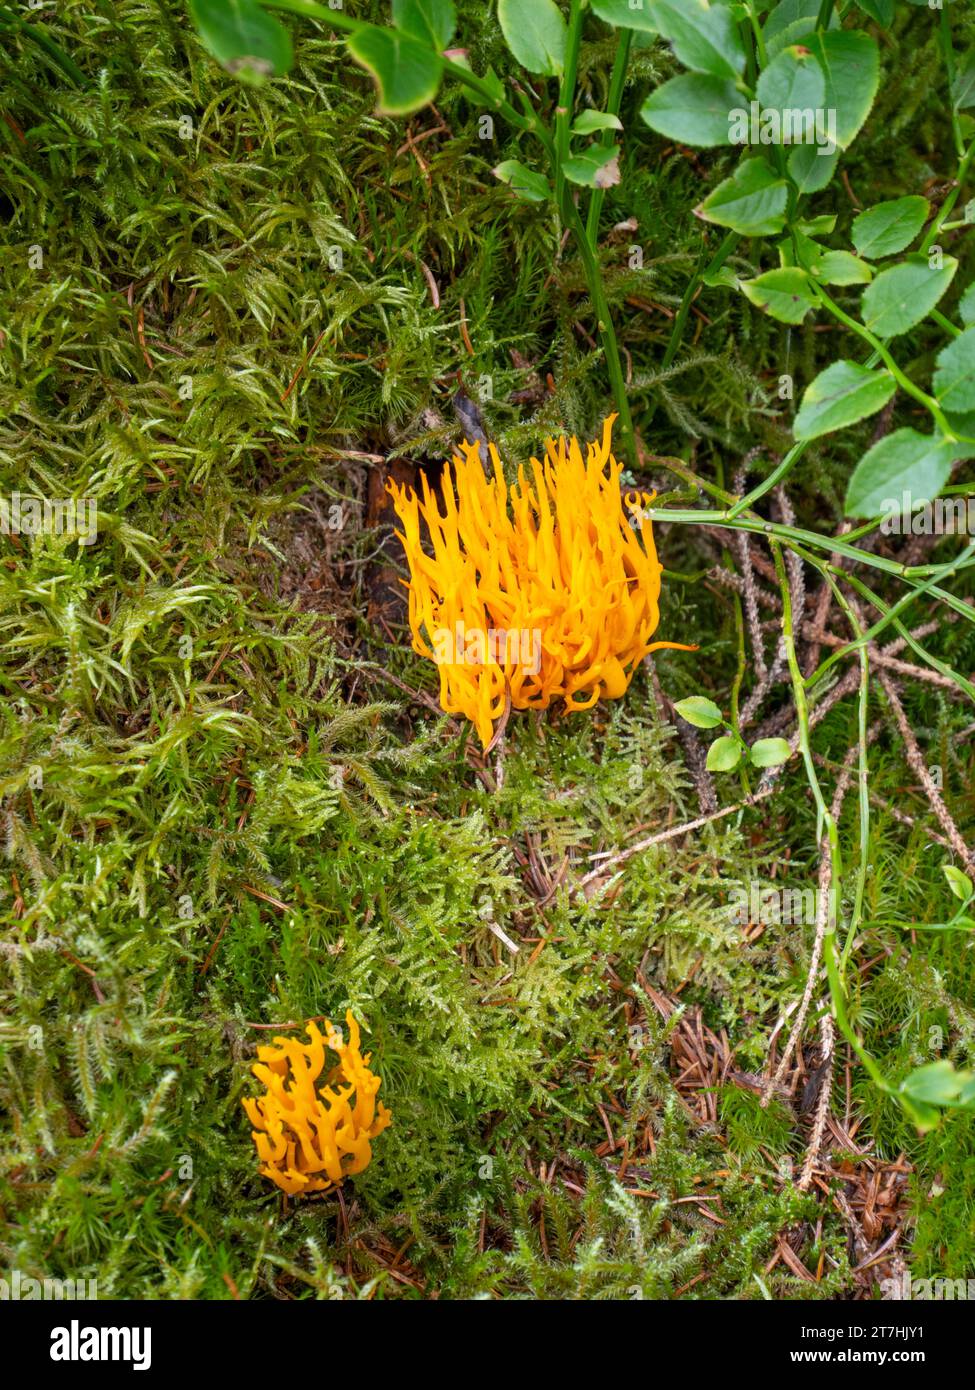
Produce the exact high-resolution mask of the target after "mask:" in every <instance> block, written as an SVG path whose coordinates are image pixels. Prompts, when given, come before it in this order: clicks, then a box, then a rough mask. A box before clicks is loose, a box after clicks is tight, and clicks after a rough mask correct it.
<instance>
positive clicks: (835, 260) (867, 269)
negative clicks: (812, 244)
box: [813, 251, 873, 285]
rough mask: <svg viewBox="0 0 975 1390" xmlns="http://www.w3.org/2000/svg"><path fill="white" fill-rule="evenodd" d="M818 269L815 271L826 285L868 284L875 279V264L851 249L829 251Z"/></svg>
mask: <svg viewBox="0 0 975 1390" xmlns="http://www.w3.org/2000/svg"><path fill="white" fill-rule="evenodd" d="M817 269H818V273H817V272H816V271H814V272H813V273H814V274H815V275H816V278H817V279H818V280H821V281H822V283H823V284H824V285H867V284H869V283H870V281H871V280H872V279H873V266H872V265H868V264H867V262H866V261H863V260H861V259H860V257H859V256H854V255H853V254H852V253H851V252H849V251H827V252H826V253H825V255H824V256H823V257H822V258H821V260H820V261H819V264H818V267H817Z"/></svg>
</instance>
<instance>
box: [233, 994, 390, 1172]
mask: <svg viewBox="0 0 975 1390" xmlns="http://www.w3.org/2000/svg"><path fill="white" fill-rule="evenodd" d="M345 1021H346V1023H347V1024H348V1027H349V1040H348V1042H345V1041H343V1038H342V1034H341V1032H340V1031H339V1030H338V1029H335V1028H333V1027H332V1025H331V1024H330V1023H326V1025H325V1036H324V1037H323V1036H322V1034H321V1033H320V1032H319V1031H318V1027H317V1026H316V1024H315V1023H309V1024H307V1025H306V1029H305V1031H306V1032H307V1034H308V1036H309V1037H310V1038H311V1042H310V1043H308V1044H306V1043H301V1042H298V1041H297V1040H296V1039H294V1038H275V1039H274V1041H273V1043H272V1044H271V1046H269V1047H259V1048H258V1049H257V1055H258V1058H259V1060H258V1061H257V1062H255V1063H254V1066H253V1067H252V1068H251V1070H252V1071H253V1073H254V1075H255V1076H256V1077H257V1079H258V1081H261V1082H263V1083H264V1085H265V1086H266V1087H267V1091H266V1094H265V1095H263V1096H260V1097H259V1098H257V1099H256V1100H255V1099H249V1098H247V1099H245V1100H244V1101H243V1106H244V1109H245V1110H246V1111H247V1117H248V1119H249V1120H250V1122H251V1124H252V1125H253V1126H254V1130H253V1134H252V1138H253V1140H254V1143H255V1145H256V1147H257V1155H258V1157H259V1158H260V1160H261V1173H262V1175H263V1176H264V1177H265V1178H270V1179H271V1181H272V1182H273V1183H277V1185H278V1187H280V1188H282V1189H283V1191H285V1192H287V1193H291V1194H294V1193H302V1192H325V1191H327V1190H328V1189H329V1188H330V1187H334V1186H335V1185H336V1184H338V1183H341V1181H342V1179H343V1178H346V1177H349V1176H350V1175H351V1174H352V1173H361V1172H362V1170H363V1169H364V1168H365V1167H366V1166H367V1165H368V1163H369V1160H370V1159H371V1158H372V1148H371V1145H370V1143H369V1141H370V1140H371V1139H375V1138H376V1136H377V1135H378V1134H381V1133H382V1131H383V1130H384V1129H385V1128H386V1127H387V1126H388V1125H389V1124H390V1123H391V1122H392V1115H391V1114H390V1112H389V1111H388V1110H387V1109H386V1107H385V1106H384V1105H383V1104H382V1102H377V1101H376V1092H377V1091H378V1090H379V1086H380V1083H381V1079H382V1078H381V1077H378V1076H374V1075H373V1073H372V1072H371V1071H370V1070H369V1058H370V1056H371V1054H370V1053H368V1052H367V1053H366V1055H365V1057H363V1056H362V1053H361V1052H360V1051H359V1025H358V1023H356V1021H355V1019H354V1018H353V1017H352V1014H351V1013H347V1014H346V1015H345ZM326 1047H328V1048H330V1049H331V1050H332V1051H333V1052H335V1053H337V1054H338V1058H339V1060H338V1062H337V1063H336V1065H335V1066H333V1067H332V1068H331V1069H330V1070H329V1071H328V1073H327V1075H326V1077H325V1078H324V1079H325V1084H324V1085H323V1086H321V1087H320V1088H319V1089H318V1090H316V1089H315V1086H314V1082H315V1081H316V1080H317V1078H318V1077H319V1076H320V1075H321V1072H322V1069H323V1067H324V1066H325V1048H326ZM353 1097H354V1100H353Z"/></svg>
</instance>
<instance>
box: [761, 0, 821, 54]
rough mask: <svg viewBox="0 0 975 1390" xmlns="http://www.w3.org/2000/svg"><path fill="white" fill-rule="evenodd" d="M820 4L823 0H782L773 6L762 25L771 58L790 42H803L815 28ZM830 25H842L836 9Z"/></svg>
mask: <svg viewBox="0 0 975 1390" xmlns="http://www.w3.org/2000/svg"><path fill="white" fill-rule="evenodd" d="M820 4H821V0H781V2H780V3H779V4H778V5H775V6H773V8H772V11H771V13H770V14H769V16H768V18H767V19H766V21H765V23H764V25H763V26H762V33H763V37H764V39H765V49H766V52H767V55H768V57H769V58H770V59H771V58H774V57H775V56H776V54H778V53H781V51H782V49H783V48H788V47H789V45H790V44H794V43H799V42H801V41H802V40H803V39H805V38H807V37H808V36H809V35H810V34H811V33H812V32H813V31H814V30H815V28H816V21H817V19H818V18H819V10H820ZM829 27H830V28H831V29H838V28H839V27H840V21H839V17H838V15H837V14H836V11H835V9H834V11H833V13H832V14H831V15H830V21H829Z"/></svg>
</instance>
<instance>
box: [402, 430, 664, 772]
mask: <svg viewBox="0 0 975 1390" xmlns="http://www.w3.org/2000/svg"><path fill="white" fill-rule="evenodd" d="M615 418H616V417H615V416H614V415H611V416H610V417H609V419H608V420H607V421H606V422H605V425H604V427H603V437H602V441H601V443H599V444H590V445H589V446H588V448H587V453H586V458H585V460H584V459H583V457H582V450H581V449H580V447H579V443H578V441H577V440H576V439H575V438H572V439H570V440H568V441H567V440H566V439H564V438H563V439H560V440H558V442H556V441H555V440H552V439H550V440H548V442H547V444H546V450H545V462H544V463H539V462H538V460H537V459H532V461H531V471H530V476H528V475H526V472H525V469H524V466H519V468H518V481H517V482H516V483H514V484H512V486H511V487H510V488H509V486H508V484H507V483H506V482H505V478H504V473H503V471H502V467H501V460H500V458H499V457H498V452H497V449H495V447H494V445H493V444H492V445H491V446H490V454H491V462H492V465H493V476H487V475H486V474H485V470H484V468H483V466H482V463H481V457H480V452H479V449H478V446H477V445H476V444H464V445H463V446H462V449H461V453H460V455H456V454H455V455H454V458H453V460H452V464H451V465H449V466H448V467H447V468H445V469H444V474H443V483H442V493H443V511H441V510H440V505H439V503H438V500H437V498H436V497H435V496H434V495H433V493H432V491H431V489H430V485H429V483H428V482H427V479H426V476H425V475H424V477H423V497H422V500H421V499H420V498H419V497H417V495H416V493H415V492H414V491H413V489H412V488H405V487H404V488H400V487H397V485H396V484H395V483H393V482H390V483H389V485H388V487H389V492H390V494H391V496H392V499H393V505H394V507H395V509H396V514H397V516H398V517H399V519H400V521H401V522H402V524H403V530H402V531H401V532H397V534H398V535H399V537H400V540H401V541H402V542H403V548H404V550H405V552H406V558H407V561H408V563H409V567H410V582H409V586H408V587H409V605H410V627H411V629H412V633H413V650H414V651H415V652H417V653H418V654H419V655H421V656H425V657H428V658H429V659H430V660H432V661H435V662H436V663H437V665H438V666H439V668H440V704H441V706H442V708H443V709H444V710H445V711H447V713H449V714H464V715H466V716H467V718H468V719H469V720H471V722H472V723H473V724H474V726H475V727H476V729H477V732H478V734H479V736H480V738H481V741H482V743H483V744H484V746H485V747H486V746H487V745H488V744H489V743H490V741H491V738H492V736H493V732H494V724H493V721H494V720H496V719H498V718H500V717H501V716H502V715H503V714H504V711H505V708H506V705H507V700H508V698H509V696H510V700H511V705H512V706H513V708H515V709H545V708H547V707H548V706H549V705H550V704H551V703H552V701H553V700H555V699H562V700H564V701H565V702H566V704H567V705H568V707H569V708H570V709H577V710H582V709H590V708H591V707H592V706H593V705H594V704H595V703H596V701H597V700H598V699H599V698H600V697H601V696H605V697H607V698H609V699H613V698H616V697H617V696H620V695H622V694H623V693H624V692H625V691H626V689H627V687H628V685H629V683H630V681H631V680H632V678H633V673H634V671H635V670H636V668H637V665H638V664H639V662H640V661H641V660H642V659H643V657H644V656H646V655H647V653H648V652H652V651H654V650H655V649H656V648H658V647H671V646H678V645H680V644H678V643H674V642H651V641H650V640H649V639H650V637H651V635H652V634H653V632H654V631H655V630H656V627H657V623H658V620H659V616H660V614H659V610H658V607H657V604H658V600H659V597H660V575H661V567H660V565H659V564H658V562H657V553H656V550H655V549H654V544H653V533H652V530H651V526H650V521H649V519H648V518H647V517H646V515H645V507H646V505H647V504H648V503H649V502H651V501H652V500H653V494H650V493H637V492H631V493H628V494H627V495H626V498H625V509H624V499H623V497H622V495H621V492H620V473H621V472H622V465H621V464H618V463H617V462H616V460H615V459H614V458H613V455H612V426H613V421H614V420H615ZM509 502H510V506H509ZM421 517H422V518H423V520H424V522H425V523H426V530H427V535H428V538H429V541H428V548H427V549H424V545H423V542H422V540H421V534H420V518H421ZM430 552H432V553H430ZM431 644H432V645H431ZM685 650H687V649H686V648H685Z"/></svg>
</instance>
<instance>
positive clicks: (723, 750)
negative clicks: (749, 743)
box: [705, 734, 741, 772]
mask: <svg viewBox="0 0 975 1390" xmlns="http://www.w3.org/2000/svg"><path fill="white" fill-rule="evenodd" d="M740 762H741V744H740V743H739V742H738V740H737V739H736V738H732V737H731V735H730V734H722V736H721V737H720V738H716V739H715V740H714V742H713V743H712V744H711V747H710V748H709V749H708V756H707V758H706V760H705V766H706V767H707V770H708V772H731V771H732V769H734V768H736V767H737V766H738V764H739V763H740Z"/></svg>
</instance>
